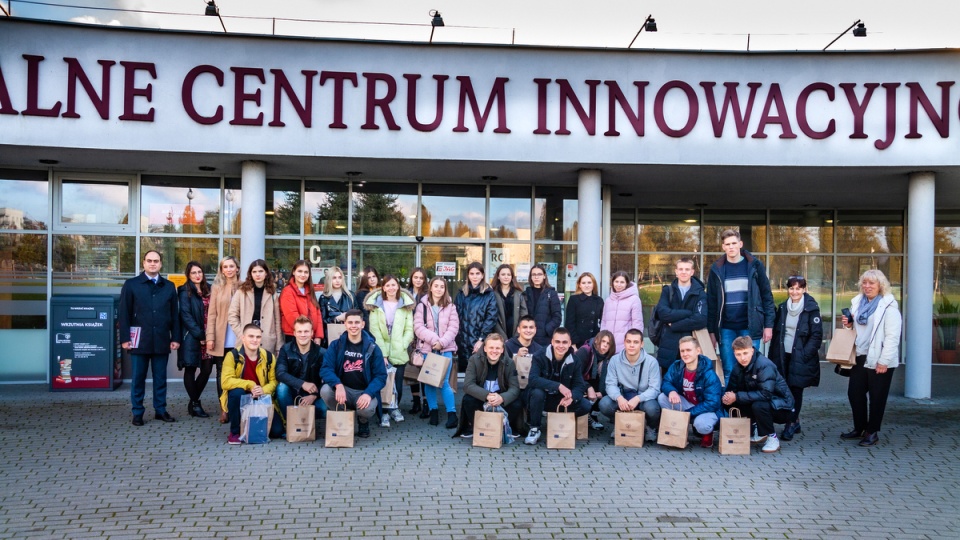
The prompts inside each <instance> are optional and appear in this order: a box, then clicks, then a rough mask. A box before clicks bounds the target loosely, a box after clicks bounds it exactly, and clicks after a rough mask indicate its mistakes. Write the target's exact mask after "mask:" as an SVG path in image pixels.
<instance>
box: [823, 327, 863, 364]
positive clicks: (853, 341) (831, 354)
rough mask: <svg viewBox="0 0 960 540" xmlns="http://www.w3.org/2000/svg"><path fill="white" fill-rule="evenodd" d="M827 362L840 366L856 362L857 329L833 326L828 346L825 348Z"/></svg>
mask: <svg viewBox="0 0 960 540" xmlns="http://www.w3.org/2000/svg"><path fill="white" fill-rule="evenodd" d="M827 362H830V363H831V364H837V365H838V366H840V367H841V368H850V367H853V366H854V365H855V364H856V363H857V331H856V330H854V329H853V328H835V329H834V330H833V339H831V340H830V347H828V348H827Z"/></svg>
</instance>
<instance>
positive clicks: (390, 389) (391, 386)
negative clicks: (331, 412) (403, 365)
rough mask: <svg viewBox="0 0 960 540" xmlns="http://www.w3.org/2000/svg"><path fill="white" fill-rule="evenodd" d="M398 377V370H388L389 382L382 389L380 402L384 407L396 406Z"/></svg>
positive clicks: (391, 407)
mask: <svg viewBox="0 0 960 540" xmlns="http://www.w3.org/2000/svg"><path fill="white" fill-rule="evenodd" d="M404 371H406V370H404ZM396 377H397V372H396V371H388V372H387V383H386V384H384V385H383V388H381V389H380V403H381V404H382V405H383V408H385V409H394V408H396V403H394V401H395V400H396V397H397V384H396Z"/></svg>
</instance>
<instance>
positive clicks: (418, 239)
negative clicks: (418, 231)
mask: <svg viewBox="0 0 960 540" xmlns="http://www.w3.org/2000/svg"><path fill="white" fill-rule="evenodd" d="M414 238H416V239H417V242H423V237H422V236H416V237H414Z"/></svg>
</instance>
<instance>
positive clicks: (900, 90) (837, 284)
mask: <svg viewBox="0 0 960 540" xmlns="http://www.w3.org/2000/svg"><path fill="white" fill-rule="evenodd" d="M958 63H960V59H958V57H957V55H956V53H955V52H953V51H920V52H882V53H881V52H878V53H709V52H696V53H693V52H669V51H668V52H664V51H657V52H648V51H636V50H593V49H569V48H539V47H513V46H487V45H484V46H470V45H427V44H409V43H384V42H357V41H336V40H308V39H299V38H298V39H291V38H279V37H259V36H236V35H210V34H199V33H188V32H158V31H149V30H131V29H117V28H109V27H99V26H98V27H93V26H81V25H71V24H62V23H42V22H30V21H24V20H12V19H2V20H0V346H3V347H4V348H5V350H8V351H13V352H14V354H13V357H14V358H16V361H11V360H5V361H4V362H3V363H0V382H21V381H42V380H45V379H46V377H47V375H48V368H47V365H48V358H47V355H48V346H47V343H48V341H49V336H48V334H47V323H48V321H47V314H48V312H49V299H50V297H51V296H52V295H58V294H80V293H82V294H91V293H92V294H115V293H117V292H118V291H119V287H120V285H121V283H122V281H123V280H124V279H126V278H127V277H129V276H131V275H133V274H134V273H136V272H138V271H139V261H140V259H141V258H142V257H141V255H142V253H144V252H145V251H146V250H147V249H159V250H160V251H161V252H163V253H164V255H165V258H164V271H165V272H171V273H173V272H182V271H183V267H184V265H185V263H186V262H187V261H189V260H198V261H200V262H201V263H202V265H203V266H204V268H205V269H206V270H207V272H209V273H210V274H212V273H213V272H214V271H215V268H216V264H217V261H218V260H219V258H220V257H222V256H224V255H235V256H237V257H238V258H239V259H240V260H241V266H243V267H244V269H245V267H246V265H247V264H249V262H251V261H252V260H254V259H257V258H260V257H263V258H265V259H266V260H267V262H268V263H269V264H270V265H271V266H272V267H274V268H275V269H276V270H278V271H281V272H282V271H284V270H289V269H290V267H291V266H292V263H293V262H294V261H296V260H298V259H300V258H304V259H307V260H308V261H310V262H311V264H312V265H313V266H314V267H315V268H317V269H318V271H319V270H320V269H322V268H326V267H330V266H334V265H336V266H340V267H342V268H343V269H344V271H345V273H346V274H347V275H349V276H351V280H355V278H356V276H357V274H358V273H359V271H360V270H361V269H362V268H363V267H364V266H368V265H372V266H375V267H376V268H378V269H379V270H380V271H381V273H393V274H397V275H399V276H401V278H402V279H403V281H405V279H406V276H407V275H408V274H409V272H410V270H411V269H412V268H414V267H416V266H422V267H424V268H426V269H427V271H428V273H429V274H431V275H432V274H433V273H437V272H439V273H440V274H441V275H447V276H448V278H449V279H450V280H452V281H454V282H457V283H462V279H463V271H464V268H465V267H466V265H467V264H468V263H470V262H472V261H481V262H483V263H484V264H485V265H486V266H487V268H488V269H490V270H492V268H495V267H496V266H497V265H498V264H500V263H503V262H507V263H510V264H513V265H515V266H516V267H517V270H518V274H519V275H520V276H521V277H525V273H526V270H525V269H526V268H528V267H529V265H531V264H534V263H546V264H547V267H548V274H549V278H550V279H551V283H552V284H554V285H555V286H557V289H558V290H559V291H560V292H561V293H564V294H571V293H572V292H573V288H574V283H575V277H576V275H578V274H579V273H581V272H584V271H589V272H592V273H594V274H595V275H597V276H598V278H599V279H600V281H601V283H602V288H603V289H604V290H606V288H607V287H608V286H609V285H608V283H607V281H608V280H607V276H609V275H610V274H611V273H612V272H613V271H616V270H626V271H628V272H630V273H631V275H633V276H636V281H637V284H638V286H639V287H640V291H641V296H642V299H643V301H644V306H645V314H646V315H647V316H648V317H649V312H650V309H651V308H652V306H653V305H654V304H655V302H656V299H657V297H658V295H659V290H660V286H661V285H662V284H663V283H665V282H669V281H670V280H672V278H673V274H672V270H673V263H674V261H675V260H676V258H678V257H679V256H682V255H688V256H694V257H695V258H696V259H697V261H698V269H699V271H700V275H701V277H702V278H703V279H704V281H705V280H706V272H708V271H709V266H710V264H711V263H712V261H713V260H714V259H715V258H717V257H719V256H720V250H719V244H720V242H719V233H720V231H722V230H723V229H725V228H728V227H735V228H739V230H740V231H741V234H742V236H743V238H744V241H745V244H746V247H747V249H749V250H750V251H752V252H753V253H754V254H756V255H758V256H760V257H762V258H763V260H764V262H765V263H766V266H767V268H768V273H769V275H770V278H771V282H772V284H773V288H774V295H775V297H776V298H777V301H778V302H779V301H782V300H783V299H784V298H785V297H786V290H785V289H786V287H785V283H786V279H787V277H789V276H791V275H804V276H806V277H807V279H808V282H809V284H810V292H811V294H813V295H814V296H815V297H816V298H817V300H818V302H819V303H820V305H821V308H822V312H823V321H824V330H825V337H827V338H829V336H830V335H831V332H832V328H833V327H834V326H836V325H837V324H838V317H839V312H840V310H841V309H842V308H843V307H846V306H847V305H848V304H849V300H850V298H852V296H853V295H854V294H855V290H856V287H857V278H858V276H859V275H860V273H862V271H863V270H865V269H867V268H873V267H876V268H880V269H881V270H883V271H884V273H885V274H886V275H887V276H888V277H889V278H890V280H891V282H892V283H893V285H894V289H895V295H896V296H897V299H898V301H900V304H901V308H902V310H903V312H904V320H905V332H904V347H903V351H904V352H903V356H904V357H905V360H906V362H905V368H906V369H905V371H906V376H905V391H906V393H907V395H910V396H913V397H928V396H930V394H931V391H932V389H933V388H934V386H935V385H934V384H933V380H934V377H933V373H934V369H936V370H940V371H942V372H943V373H944V374H945V375H950V376H953V375H952V369H951V366H950V364H953V363H955V362H956V361H957V360H956V355H957V353H956V351H957V322H958V317H960V314H958V311H960V308H958V305H960V152H958V151H957V149H958V144H957V141H958V138H960V133H958V132H957V130H958V128H960V125H958V123H960V116H958V114H960V104H958V93H957V91H956V89H955V88H954V86H955V85H956V73H958V70H957V69H956V68H957V67H958ZM825 348H826V346H824V350H825ZM901 371H903V370H901ZM936 379H937V380H938V381H939V380H941V378H940V377H939V376H938V377H937V378H936ZM937 388H939V386H938V387H937Z"/></svg>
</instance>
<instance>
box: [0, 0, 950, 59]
mask: <svg viewBox="0 0 960 540" xmlns="http://www.w3.org/2000/svg"><path fill="white" fill-rule="evenodd" d="M206 3H207V2H206V0H36V1H33V0H29V1H28V0H0V5H2V6H3V7H4V8H6V9H7V11H9V12H11V13H12V16H14V17H24V18H32V19H45V20H56V21H73V22H81V23H89V24H110V25H122V26H137V27H146V28H160V29H167V30H177V29H185V30H199V31H209V32H222V31H223V28H222V27H221V24H220V21H219V20H218V19H217V17H206V16H204V11H205V8H206ZM217 5H218V6H219V8H220V15H221V17H222V19H223V25H224V26H226V29H227V31H228V32H231V33H254V34H277V35H293V36H308V37H324V38H349V39H371V40H400V41H427V40H428V39H429V38H430V34H431V30H432V28H431V26H430V21H431V18H432V17H431V16H430V11H431V10H434V9H435V10H439V11H440V12H441V14H442V16H443V20H444V22H445V24H446V26H444V27H442V28H437V29H435V32H434V37H433V40H434V42H439V43H496V44H510V43H516V44H518V45H543V46H574V47H601V48H626V47H627V45H628V44H629V43H630V41H631V40H632V39H633V38H634V36H635V35H636V33H637V30H638V29H639V28H640V27H641V26H642V25H643V21H644V20H645V19H646V17H647V15H653V17H654V18H655V19H656V22H657V28H658V31H657V32H656V33H652V32H651V33H648V32H646V31H645V32H643V33H641V34H640V36H639V37H638V38H637V40H636V43H635V44H634V48H644V49H684V50H741V51H742V50H747V49H748V47H749V50H752V51H763V50H787V51H792V50H820V49H823V47H825V46H826V45H827V44H828V43H830V41H831V40H832V39H833V38H835V37H837V36H838V35H839V34H841V32H843V31H844V29H846V28H847V27H849V26H850V25H851V24H852V23H853V22H854V21H856V20H858V19H860V20H862V21H863V23H864V24H865V25H866V28H867V37H865V38H860V37H854V36H853V35H852V34H851V33H850V32H846V33H845V34H844V35H843V37H841V38H840V39H839V40H838V41H837V42H836V43H835V44H833V45H832V46H831V47H830V50H892V49H928V48H929V49H941V48H958V47H960V37H958V36H960V35H958V34H957V33H956V32H953V31H950V30H948V29H947V28H941V25H942V24H944V23H949V22H951V21H957V20H958V19H960V1H957V0H918V1H914V2H909V3H905V2H902V1H895V0H870V1H864V0H844V1H841V2H837V1H836V0H806V1H805V2H783V1H771V0H740V1H733V2H718V1H716V0H712V1H708V0H684V1H682V2H677V1H675V0H654V1H646V2H636V1H624V0H595V1H593V2H583V1H574V0H552V1H544V0H522V1H516V0H509V1H506V0H486V1H484V2H463V1H458V2H451V1H449V0H406V1H402V2H401V1H397V0H284V1H282V2H264V1H262V0H258V1H253V0H218V1H217ZM113 9H117V10H119V11H114V10H113ZM0 16H2V15H0Z"/></svg>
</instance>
